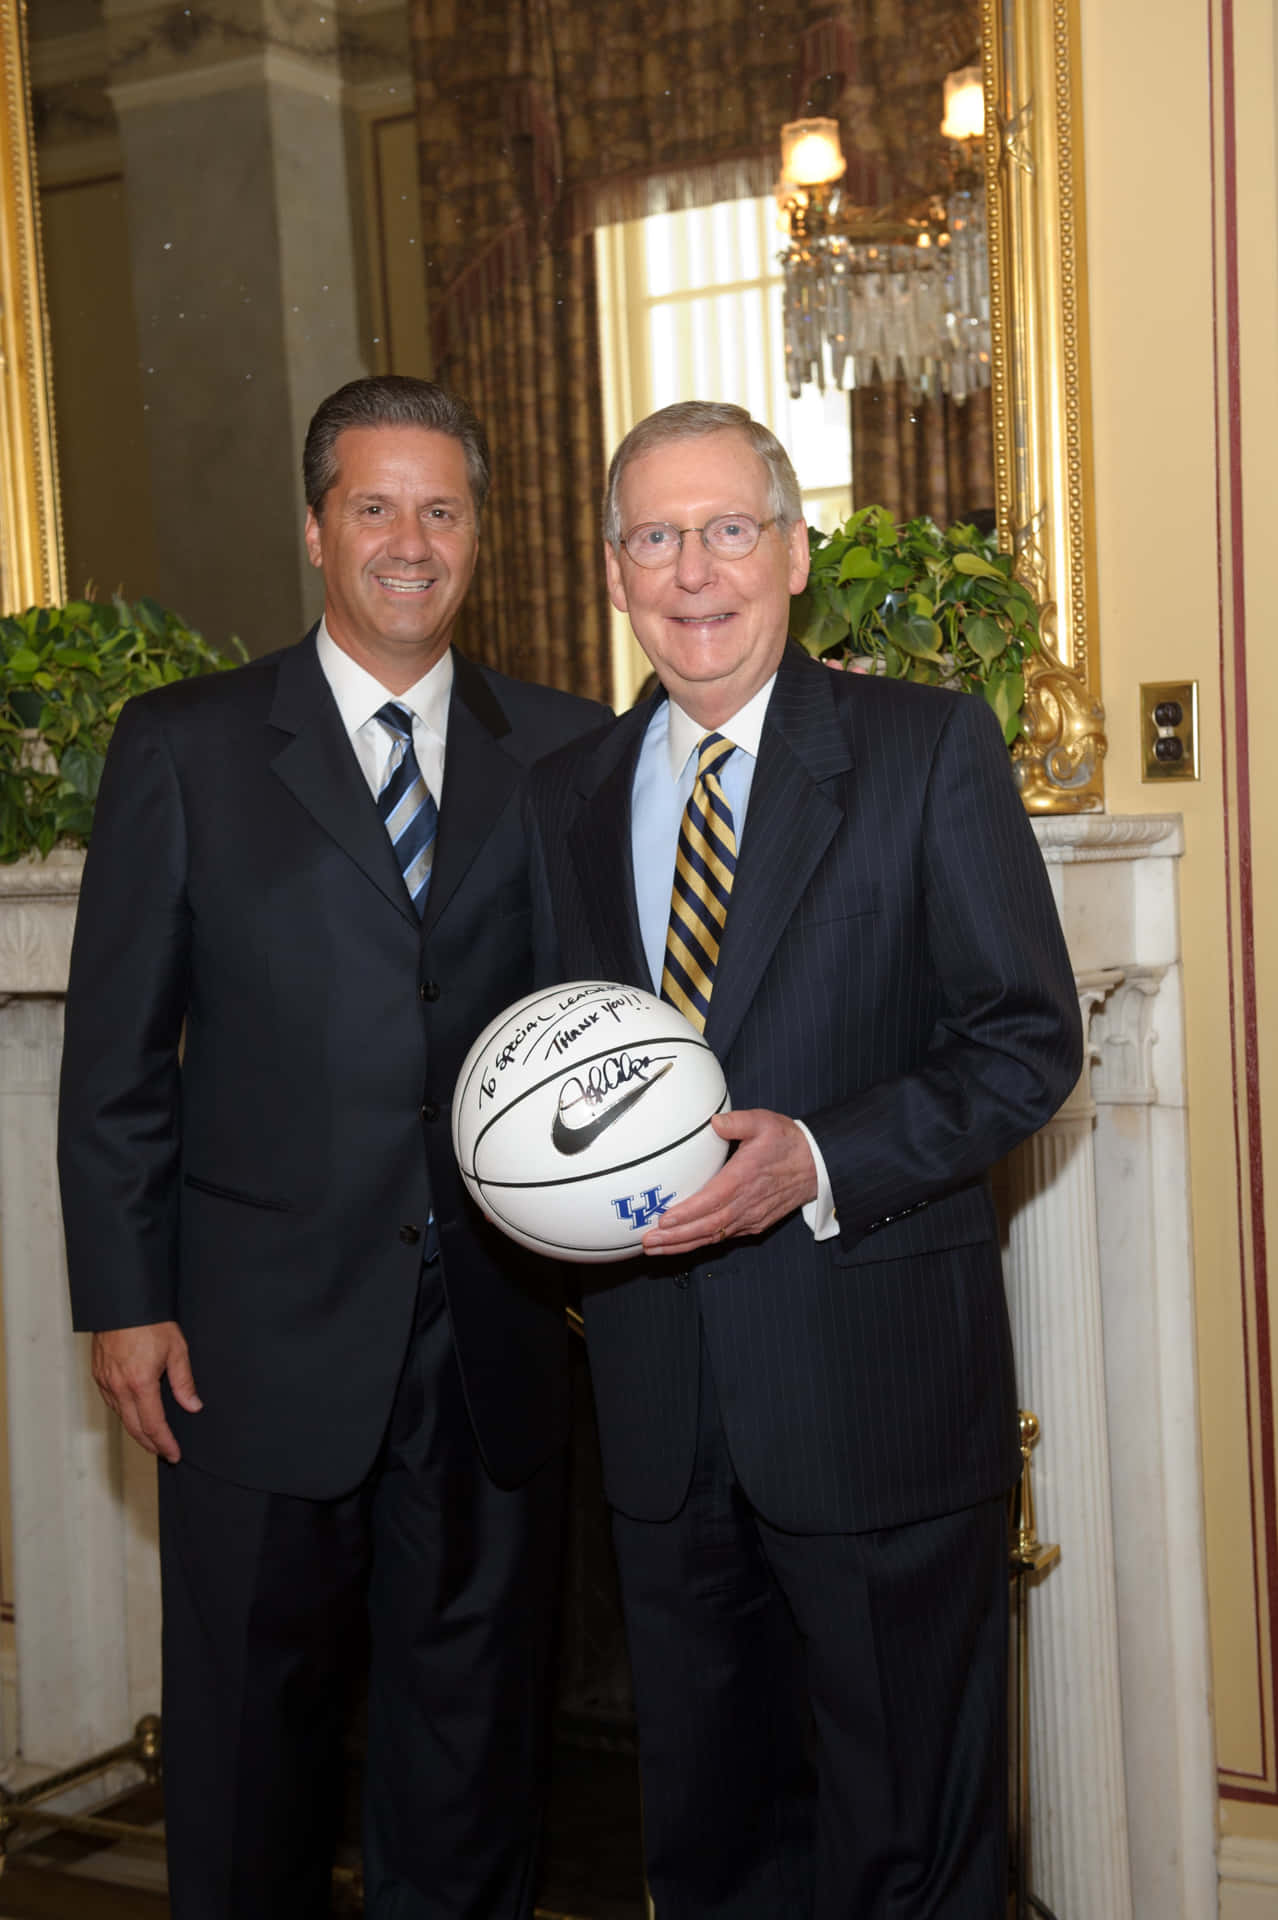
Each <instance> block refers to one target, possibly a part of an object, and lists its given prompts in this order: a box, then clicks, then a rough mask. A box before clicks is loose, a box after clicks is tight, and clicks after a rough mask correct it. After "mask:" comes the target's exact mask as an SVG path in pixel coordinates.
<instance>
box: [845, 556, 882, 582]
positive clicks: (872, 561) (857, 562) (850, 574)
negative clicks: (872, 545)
mask: <svg viewBox="0 0 1278 1920" xmlns="http://www.w3.org/2000/svg"><path fill="white" fill-rule="evenodd" d="M882 572H883V563H882V561H881V560H879V559H878V557H877V556H876V555H875V554H873V553H872V552H871V551H870V549H869V547H850V548H849V549H848V551H847V553H845V554H844V556H843V564H842V566H841V567H840V568H839V584H840V585H842V584H843V582H844V581H845V580H877V579H878V578H879V575H880V574H881V573H882Z"/></svg>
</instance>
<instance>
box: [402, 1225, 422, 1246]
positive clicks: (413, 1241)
mask: <svg viewBox="0 0 1278 1920" xmlns="http://www.w3.org/2000/svg"><path fill="white" fill-rule="evenodd" d="M399 1237H400V1239H401V1240H402V1241H403V1243H404V1245H405V1246H406V1247H415V1246H416V1245H417V1242H418V1241H419V1240H420V1239H421V1237H422V1230H421V1228H420V1227H401V1228H400V1230H399Z"/></svg>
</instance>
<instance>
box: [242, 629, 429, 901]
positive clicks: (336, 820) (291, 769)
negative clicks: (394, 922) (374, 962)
mask: <svg viewBox="0 0 1278 1920" xmlns="http://www.w3.org/2000/svg"><path fill="white" fill-rule="evenodd" d="M270 722H271V725H272V726H273V727H277V728H278V729H279V730H280V731H281V732H282V733H286V734H288V735H290V736H291V737H290V738H289V739H288V740H287V741H286V742H285V744H284V745H283V746H282V747H281V748H280V750H279V752H278V753H277V754H276V755H275V758H274V759H273V761H272V762H271V767H272V771H273V772H274V773H275V775H276V777H277V778H278V779H280V780H282V781H283V783H284V785H285V786H286V787H287V788H288V790H289V792H290V793H291V794H292V795H293V797H294V798H295V799H296V800H299V801H300V802H301V804H302V805H303V806H304V807H305V808H306V810H307V812H308V813H309V814H310V815H311V816H312V818H313V819H314V820H315V821H316V822H317V823H318V824H319V825H320V826H321V827H322V828H323V829H324V831H325V833H327V834H328V835H329V836H330V838H332V839H333V840H335V841H336V842H337V844H338V846H339V847H341V849H342V851H343V852H344V853H346V854H348V855H349V857H350V858H351V859H352V860H353V861H354V862H355V865H356V866H357V867H358V868H359V869H360V871H361V872H362V873H364V874H365V875H366V876H367V877H368V879H369V880H371V881H372V883H373V885H374V886H375V887H376V888H378V890H379V891H380V892H381V893H384V894H385V896H386V898H387V899H388V900H389V901H390V903H391V905H392V906H393V907H395V908H396V909H397V910H398V911H399V912H400V913H402V914H403V915H404V917H405V919H407V920H409V921H411V922H412V924H413V925H414V926H416V925H417V915H416V913H415V912H414V910H413V903H412V901H411V900H410V899H409V897H408V893H407V890H406V889H405V886H404V879H403V875H402V874H401V873H400V870H399V867H398V866H397V865H396V862H395V856H394V853H393V852H392V851H391V844H390V841H389V840H388V839H387V837H386V829H385V827H384V826H383V825H382V822H381V819H380V817H379V816H378V812H377V806H376V803H375V801H374V800H373V797H372V795H371V794H370V793H369V791H368V783H367V781H366V780H365V779H364V776H363V774H362V772H361V771H360V766H359V762H358V760H356V758H355V754H354V751H353V750H352V747H351V743H350V741H349V740H348V739H347V737H346V730H345V728H344V727H343V725H342V720H341V715H340V714H339V713H338V711H337V703H336V702H335V700H334V699H333V696H332V694H331V692H330V691H329V686H328V682H327V680H326V679H325V678H324V669H323V668H322V667H321V666H320V663H319V658H318V656H317V654H316V651H315V633H314V630H312V632H310V633H309V634H308V635H307V636H306V638H305V640H303V641H302V642H301V644H300V645H299V646H296V647H289V648H287V649H286V650H285V651H284V652H283V653H282V654H281V655H280V663H279V675H278V678H277V681H276V686H275V698H274V700H273V701H272V703H271V713H270Z"/></svg>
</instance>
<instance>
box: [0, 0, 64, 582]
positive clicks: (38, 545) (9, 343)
mask: <svg viewBox="0 0 1278 1920" xmlns="http://www.w3.org/2000/svg"><path fill="white" fill-rule="evenodd" d="M27 72H28V69H27V47H26V9H25V6H24V5H23V4H22V0H0V77H2V79H3V86H4V119H3V133H2V135H0V612H2V613H17V612H19V611H21V609H22V608H24V607H30V606H51V605H56V604H58V603H59V602H60V601H62V600H63V599H64V598H65V597H66V580H65V573H64V565H63V552H62V516H61V512H60V510H59V505H58V461H57V448H56V442H55V438H54V425H53V395H52V389H51V385H50V371H49V341H48V321H47V309H46V306H45V299H44V271H43V266H42V263H41V255H40V208H39V202H38V200H37V197H36V183H35V167H34V164H33V159H32V134H31V105H30V101H31V96H30V89H29V86H28V84H27Z"/></svg>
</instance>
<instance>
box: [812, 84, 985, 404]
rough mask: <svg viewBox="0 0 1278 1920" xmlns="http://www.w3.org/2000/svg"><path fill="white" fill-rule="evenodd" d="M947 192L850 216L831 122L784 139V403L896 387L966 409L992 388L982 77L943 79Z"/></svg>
mask: <svg viewBox="0 0 1278 1920" xmlns="http://www.w3.org/2000/svg"><path fill="white" fill-rule="evenodd" d="M941 132H942V133H943V134H944V135H945V137H946V139H947V141H948V142H949V143H950V146H949V155H950V166H949V173H950V178H949V180H948V182H947V183H945V185H944V188H943V189H938V190H937V191H936V192H933V193H929V194H926V195H924V196H923V197H921V198H917V199H914V200H905V201H899V202H895V203H893V204H892V205H890V206H886V207H864V206H857V205H856V204H855V203H854V202H853V200H852V199H851V198H850V197H849V196H848V195H847V193H846V192H845V190H844V188H843V186H842V185H841V182H842V181H843V179H844V176H845V174H846V172H847V162H846V161H845V159H844V156H843V147H842V142H841V140H840V138H839V124H838V121H837V120H833V119H811V120H792V121H790V122H789V123H788V124H787V125H786V126H784V127H782V129H781V178H780V181H779V182H778V185H777V200H778V204H779V206H780V208H781V211H782V214H783V215H784V218H785V222H786V227H787V229H788V235H787V244H786V247H785V249H784V251H783V253H782V254H781V265H782V269H783V271H784V276H785V285H784V294H783V298H784V307H785V359H786V374H787V380H788V384H789V389H790V394H791V397H792V398H793V399H796V400H797V399H798V397H799V395H800V392H801V391H802V388H803V386H804V385H805V383H808V382H812V383H814V384H815V385H816V386H817V387H819V388H821V389H822V391H824V389H825V387H826V385H827V383H828V384H831V385H833V386H835V387H839V388H850V387H866V386H871V385H873V384H874V382H875V381H879V382H883V383H887V382H890V381H893V380H896V379H903V380H904V381H905V383H906V385H907V387H908V389H909V391H910V394H911V395H912V396H913V397H914V398H916V399H917V398H922V397H924V396H926V395H936V394H940V393H945V394H948V395H949V396H950V398H951V399H953V400H956V401H963V400H966V398H967V396H968V395H969V394H970V393H973V392H975V391H976V390H977V389H978V388H981V387H988V386H989V383H990V295H989V266H988V255H987V251H986V239H985V196H984V191H983V186H982V181H981V173H980V154H981V142H982V140H983V137H984V98H983V93H982V87H981V70H980V68H979V67H978V66H974V67H965V68H962V69H960V70H959V71H958V72H957V73H952V74H949V75H948V76H947V77H946V81H945V119H944V121H943V123H942V126H941Z"/></svg>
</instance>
